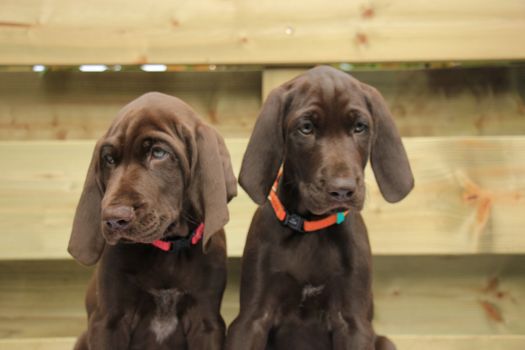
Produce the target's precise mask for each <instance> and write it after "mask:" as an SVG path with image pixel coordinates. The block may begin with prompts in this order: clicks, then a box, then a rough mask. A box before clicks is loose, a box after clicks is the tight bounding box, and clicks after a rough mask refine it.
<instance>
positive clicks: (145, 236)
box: [104, 220, 184, 245]
mask: <svg viewBox="0 0 525 350" xmlns="http://www.w3.org/2000/svg"><path fill="white" fill-rule="evenodd" d="M160 221H162V220H160ZM163 226H164V225H162V222H157V223H155V224H153V225H149V226H147V227H141V226H140V225H139V227H136V226H135V227H131V228H130V229H128V230H121V231H114V232H105V235H104V236H105V239H106V241H107V243H108V244H109V245H116V244H119V243H122V244H151V243H153V242H154V241H156V240H159V239H163V238H165V237H174V236H179V235H180V233H179V232H180V231H181V226H184V225H182V224H181V223H180V222H179V220H174V221H171V222H170V224H168V225H167V226H164V227H165V228H163Z"/></svg>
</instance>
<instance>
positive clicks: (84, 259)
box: [67, 246, 99, 267]
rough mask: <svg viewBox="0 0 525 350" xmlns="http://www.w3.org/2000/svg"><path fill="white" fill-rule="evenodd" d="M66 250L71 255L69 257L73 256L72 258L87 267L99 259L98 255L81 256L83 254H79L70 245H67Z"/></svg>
mask: <svg viewBox="0 0 525 350" xmlns="http://www.w3.org/2000/svg"><path fill="white" fill-rule="evenodd" d="M67 252H68V253H69V255H71V257H73V259H74V260H75V261H76V262H77V263H79V264H80V265H82V266H85V267H89V266H93V265H95V264H96V263H97V262H98V259H99V257H98V256H89V257H86V256H83V254H79V253H78V252H77V251H76V250H75V249H74V248H73V247H71V246H68V247H67Z"/></svg>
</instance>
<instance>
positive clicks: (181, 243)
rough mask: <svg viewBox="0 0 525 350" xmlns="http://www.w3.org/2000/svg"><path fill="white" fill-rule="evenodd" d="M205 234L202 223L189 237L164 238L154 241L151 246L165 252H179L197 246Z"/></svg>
mask: <svg viewBox="0 0 525 350" xmlns="http://www.w3.org/2000/svg"><path fill="white" fill-rule="evenodd" d="M203 233H204V223H201V224H200V225H199V226H197V228H196V229H195V230H193V231H192V232H191V233H190V234H189V235H188V236H187V237H174V238H163V239H158V240H156V241H153V242H152V243H151V245H153V246H155V247H157V248H159V249H160V250H162V251H165V252H178V251H181V250H184V249H188V248H190V247H191V246H194V245H197V244H198V243H199V242H200V241H201V240H202V236H203Z"/></svg>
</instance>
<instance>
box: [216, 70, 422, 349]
mask: <svg viewBox="0 0 525 350" xmlns="http://www.w3.org/2000/svg"><path fill="white" fill-rule="evenodd" d="M369 158H370V160H371V163H372V168H373V170H374V173H375V176H376V179H377V181H378V183H379V187H380V189H381V192H382V194H383V196H384V197H385V198H386V199H387V200H388V201H390V202H396V201H399V200H401V199H402V198H403V197H405V196H406V195H407V194H408V193H409V192H410V190H411V189H412V187H413V184H414V180H413V177H412V172H411V170H410V166H409V163H408V160H407V156H406V153H405V150H404V148H403V145H402V143H401V139H400V137H399V134H398V132H397V130H396V128H395V126H394V122H393V120H392V117H391V115H390V113H389V111H388V109H387V107H386V105H385V102H384V100H383V98H382V97H381V95H380V94H379V93H378V92H377V91H376V90H375V89H374V88H372V87H370V86H368V85H365V84H363V83H360V82H359V81H357V80H356V79H354V78H352V77H351V76H350V75H348V74H345V73H343V72H340V71H338V70H336V69H333V68H330V67H317V68H314V69H312V70H310V71H308V72H306V73H305V74H302V75H300V76H299V77H297V78H295V79H293V80H291V81H289V82H287V83H285V84H283V85H282V86H280V87H278V88H276V89H275V90H273V91H272V92H271V94H270V96H269V97H268V99H267V100H266V102H265V104H264V106H263V108H262V111H261V114H260V116H259V118H258V120H257V123H256V125H255V129H254V131H253V134H252V137H251V139H250V142H249V144H248V148H247V150H246V153H245V155H244V159H243V163H242V168H241V172H240V176H239V182H240V184H241V186H242V187H243V188H244V189H245V190H246V192H248V194H249V195H250V197H251V198H252V199H253V200H254V201H255V202H257V203H259V204H260V205H261V206H260V207H259V208H258V210H257V212H256V213H255V215H254V217H253V221H252V224H251V227H250V231H249V233H248V238H247V242H246V247H245V250H244V256H243V262H242V277H241V310H240V314H239V316H238V317H237V318H236V319H235V321H234V322H233V324H232V325H231V327H230V329H229V332H228V336H227V340H226V344H227V345H226V348H227V349H228V350H247V349H250V350H257V349H279V350H290V349H301V350H314V349H316V350H326V349H334V350H335V349H337V350H339V349H346V350H372V349H382V350H386V349H395V347H394V345H393V344H392V343H391V342H390V341H389V340H388V339H387V338H385V337H378V336H376V335H375V333H374V331H373V328H372V324H371V321H372V314H373V302H372V289H371V282H372V277H371V252H370V245H369V241H368V235H367V231H366V227H365V225H364V223H363V220H362V218H361V215H360V210H361V209H362V208H363V202H364V198H365V184H364V168H365V166H366V164H367V161H368V159H369ZM281 165H283V172H282V176H281V178H280V181H279V182H278V186H277V189H276V193H275V194H276V195H277V197H278V198H279V199H280V201H281V202H282V207H284V209H285V210H286V212H287V215H288V216H287V217H288V223H287V224H283V222H280V220H279V219H278V218H277V213H278V210H276V209H274V208H273V207H272V204H273V203H274V201H272V202H271V203H270V202H269V201H267V200H266V198H267V196H268V193H269V192H270V188H271V187H272V183H273V182H274V180H275V179H276V177H277V174H278V171H279V168H280V167H281ZM347 210H348V215H347V216H346V218H345V220H344V221H343V222H342V223H340V224H333V225H330V226H328V227H326V228H322V229H319V230H316V231H314V232H301V229H303V228H304V229H305V228H306V223H305V224H304V225H302V223H303V221H302V220H307V221H311V222H313V223H314V225H313V226H315V225H318V224H319V223H320V221H319V220H321V219H325V218H327V217H329V218H334V220H338V221H340V220H341V219H342V216H343V214H342V212H345V211H347ZM335 213H341V214H338V215H337V216H332V215H334V214H335ZM291 214H295V216H294V215H291Z"/></svg>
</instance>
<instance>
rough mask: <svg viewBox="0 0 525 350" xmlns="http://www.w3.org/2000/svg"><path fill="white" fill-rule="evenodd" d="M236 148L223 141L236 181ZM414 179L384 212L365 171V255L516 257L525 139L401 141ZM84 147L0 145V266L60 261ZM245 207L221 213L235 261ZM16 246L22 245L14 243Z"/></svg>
mask: <svg viewBox="0 0 525 350" xmlns="http://www.w3.org/2000/svg"><path fill="white" fill-rule="evenodd" d="M246 143H247V140H246V139H227V145H228V147H229V149H230V153H231V156H232V161H233V165H234V170H235V172H236V173H237V172H238V169H239V166H240V162H241V159H242V155H243V153H244V149H245V147H246ZM404 143H405V146H406V149H407V152H408V155H409V158H410V161H411V164H412V169H413V171H414V175H415V179H416V187H415V190H414V191H413V192H412V193H411V194H410V195H409V196H408V197H407V198H406V199H405V200H403V201H402V202H400V203H398V204H388V203H387V202H386V201H385V200H384V199H383V198H382V197H381V196H380V194H379V191H378V189H377V186H376V184H375V180H374V179H373V176H372V172H371V170H370V169H368V170H367V178H366V184H367V198H366V204H365V210H364V212H363V214H364V217H365V221H366V223H367V226H368V230H369V234H370V238H371V244H372V250H373V252H374V253H375V254H477V253H505V254H511V253H524V252H525V236H523V230H522V227H523V224H524V220H523V213H524V212H525V177H524V176H523V174H524V172H525V153H524V152H523V149H525V138H523V137H518V136H516V137H476V138H460V137H458V138H406V139H405V140H404ZM93 145H94V142H93V141H34V142H29V141H27V142H14V141H13V142H8V141H5V142H1V143H0V159H2V164H3V168H2V171H1V172H0V233H1V237H2V239H1V241H2V244H1V245H0V259H47V258H66V257H68V255H67V253H66V245H67V241H68V236H69V232H70V228H71V222H72V217H73V213H74V209H75V207H76V203H77V201H78V198H79V195H80V190H81V188H82V184H83V181H84V176H85V173H86V169H87V165H88V162H89V160H90V158H91V152H92V148H93ZM254 210H255V205H254V204H253V202H252V201H251V200H250V199H249V198H248V197H247V195H246V194H245V193H244V192H243V191H242V190H241V191H240V193H239V196H238V197H237V198H235V199H234V200H233V201H232V202H231V204H230V214H231V215H230V216H231V218H232V219H231V221H230V223H229V224H228V225H227V226H226V230H227V232H228V252H229V255H230V256H240V255H241V254H242V250H243V247H244V241H245V235H246V232H247V228H248V225H249V223H250V220H251V216H252V213H253V212H254ZM20 242H24V244H20Z"/></svg>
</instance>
